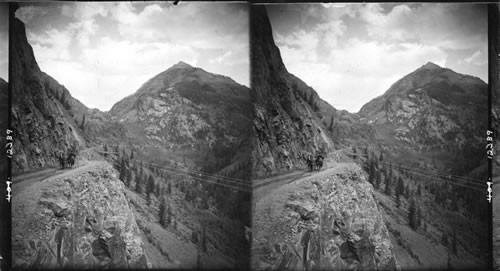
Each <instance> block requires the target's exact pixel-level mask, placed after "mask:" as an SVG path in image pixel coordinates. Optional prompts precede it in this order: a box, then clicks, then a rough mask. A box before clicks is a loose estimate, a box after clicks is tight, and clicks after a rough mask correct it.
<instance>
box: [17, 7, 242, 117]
mask: <svg viewBox="0 0 500 271" xmlns="http://www.w3.org/2000/svg"><path fill="white" fill-rule="evenodd" d="M16 17H18V18H19V19H21V20H22V21H23V22H24V23H25V24H26V29H27V36H28V41H29V43H30V44H31V45H32V47H33V50H34V53H35V57H36V59H37V62H38V64H39V66H40V68H41V69H42V70H43V71H44V72H46V73H47V74H49V75H50V76H52V77H54V78H55V79H56V80H57V81H58V82H59V83H61V84H62V85H64V86H65V87H66V88H67V89H68V90H69V91H70V92H71V94H72V95H73V97H75V98H77V99H78V100H80V101H81V102H82V103H84V104H85V105H86V106H88V107H90V108H98V109H100V110H103V111H107V110H109V109H110V108H111V107H112V106H113V104H115V103H116V102H118V101H119V100H121V99H122V98H124V97H126V96H128V95H130V94H132V93H134V92H135V91H136V90H137V89H139V87H140V86H141V85H142V84H143V83H145V82H146V81H147V80H149V79H150V78H152V77H153V76H155V75H157V74H159V73H161V72H163V71H165V70H167V69H168V68H169V67H171V66H172V65H174V64H176V63H178V62H179V61H184V62H186V63H188V64H190V65H192V66H195V67H200V68H202V69H204V70H206V71H208V72H211V73H216V74H222V75H225V76H229V77H231V78H232V79H233V80H235V81H236V82H238V83H240V84H243V85H246V86H249V55H248V43H249V41H248V35H249V34H248V10H247V6H246V5H242V4H229V3H226V4H223V3H186V2H183V1H181V2H179V3H178V5H173V4H172V3H171V2H170V3H167V2H158V3H155V2H147V3H145V2H136V3H132V2H114V3H112V2H108V3H105V2H104V3H95V2H94V3H92V2H87V3H85V2H79V3H76V2H73V3H72V2H66V3H54V2H52V3H29V4H21V8H20V9H19V10H18V11H17V12H16Z"/></svg>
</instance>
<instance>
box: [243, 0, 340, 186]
mask: <svg viewBox="0 0 500 271" xmlns="http://www.w3.org/2000/svg"><path fill="white" fill-rule="evenodd" d="M250 14H251V21H252V23H251V33H250V35H251V37H252V39H251V47H250V51H251V53H250V55H251V65H252V67H251V70H252V77H251V82H252V88H253V90H254V92H255V98H254V99H255V100H254V120H253V129H254V130H255V133H256V142H255V143H254V146H255V147H254V151H253V157H254V159H253V174H254V177H260V176H265V175H268V174H272V173H275V172H278V171H286V170H290V169H292V168H297V167H299V168H300V167H304V163H305V157H306V155H307V154H308V153H312V154H315V153H318V152H326V151H328V150H330V149H331V148H332V147H333V142H332V140H331V139H330V137H329V135H328V134H327V133H328V132H327V129H326V127H325V124H324V123H323V121H322V117H324V118H325V119H328V120H329V119H330V116H331V115H332V114H333V113H334V112H335V109H334V108H333V107H331V106H330V105H328V104H327V103H326V102H324V101H322V100H321V99H320V98H319V96H318V94H317V93H316V92H315V91H314V90H313V89H312V88H311V87H309V86H307V85H306V84H305V83H304V82H303V81H301V80H300V79H298V78H297V77H295V76H293V75H292V74H290V73H288V71H287V70H286V68H285V66H284V64H283V61H282V59H281V55H280V52H279V49H278V47H277V46H276V45H275V43H274V40H273V34H272V29H271V24H270V22H269V18H268V16H267V12H266V10H265V7H264V6H252V8H251V13H250Z"/></svg>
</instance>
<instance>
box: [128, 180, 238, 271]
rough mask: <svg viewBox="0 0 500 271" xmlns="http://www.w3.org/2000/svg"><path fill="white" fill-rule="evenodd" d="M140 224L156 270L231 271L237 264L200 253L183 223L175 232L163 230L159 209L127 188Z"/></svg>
mask: <svg viewBox="0 0 500 271" xmlns="http://www.w3.org/2000/svg"><path fill="white" fill-rule="evenodd" d="M126 193H127V198H128V199H129V203H131V204H130V205H131V207H132V210H133V211H134V216H135V218H136V221H137V224H138V225H139V228H140V229H141V233H142V237H143V238H142V239H143V242H144V244H145V251H146V255H147V257H148V259H149V261H150V262H151V264H152V268H153V269H155V268H156V269H164V268H167V269H196V268H199V267H202V268H204V269H221V268H231V267H233V266H234V262H233V261H232V260H231V259H230V258H228V257H225V256H223V255H221V254H216V255H213V254H212V255H208V254H207V253H203V252H201V250H200V249H199V248H198V246H197V245H196V244H194V243H193V242H191V240H189V238H188V237H187V235H189V232H190V229H189V227H187V226H186V225H183V224H182V222H180V221H178V222H176V227H177V228H176V229H175V230H174V229H172V228H170V227H169V228H164V227H162V226H161V225H160V224H159V221H158V217H157V215H156V214H157V213H158V210H157V209H156V208H154V207H151V206H149V205H148V204H147V201H146V199H145V198H143V197H142V196H140V195H138V194H137V193H135V192H133V191H130V190H129V189H127V191H126Z"/></svg>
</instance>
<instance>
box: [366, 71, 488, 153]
mask: <svg viewBox="0 0 500 271" xmlns="http://www.w3.org/2000/svg"><path fill="white" fill-rule="evenodd" d="M487 90H488V89H487V84H486V83H484V82H483V81H481V80H480V79H479V78H476V77H472V76H468V75H463V74H458V73H456V72H454V71H452V70H450V69H446V68H441V67H439V66H438V65H436V64H433V63H430V62H429V63H427V64H426V65H424V66H422V67H420V68H419V69H417V70H416V71H414V72H412V73H410V74H408V75H407V76H405V77H403V78H402V79H400V80H399V81H397V82H396V83H394V84H393V85H392V86H391V87H390V88H389V89H388V90H387V91H386V93H384V94H383V95H382V96H380V97H377V98H375V99H373V100H372V101H370V102H369V103H367V104H366V105H364V106H363V107H362V108H361V110H360V112H359V115H360V116H361V117H362V118H364V120H365V121H367V122H368V123H371V124H374V126H376V127H377V126H378V127H382V126H384V125H385V126H387V127H391V128H392V129H393V130H394V133H393V136H394V138H395V139H397V140H398V141H399V142H404V143H405V144H408V143H409V144H410V145H411V146H412V147H414V148H416V149H431V148H438V149H442V150H445V149H446V150H450V149H451V148H455V149H461V148H463V147H464V146H465V145H471V144H478V143H479V142H480V140H482V138H480V137H479V136H480V134H481V133H480V132H479V131H485V129H486V121H487V100H488V96H487V94H488V92H487ZM449 147H451V148H449Z"/></svg>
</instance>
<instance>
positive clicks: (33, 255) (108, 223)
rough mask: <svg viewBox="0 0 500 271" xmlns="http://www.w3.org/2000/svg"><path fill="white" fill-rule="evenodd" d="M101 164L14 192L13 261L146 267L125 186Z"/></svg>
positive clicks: (28, 264) (35, 264)
mask: <svg viewBox="0 0 500 271" xmlns="http://www.w3.org/2000/svg"><path fill="white" fill-rule="evenodd" d="M116 175H117V174H116V172H115V170H114V169H112V168H111V166H110V165H108V164H106V163H105V162H100V163H99V162H94V164H90V165H88V166H84V167H83V168H82V169H79V170H78V172H75V173H74V174H71V175H69V176H61V177H53V178H51V179H48V180H45V181H43V182H42V183H38V184H36V185H34V186H32V187H29V188H27V189H25V190H23V191H20V193H18V195H17V196H18V200H20V201H22V200H27V201H25V202H22V203H20V202H17V203H15V204H13V214H14V215H13V219H12V221H13V227H12V228H13V233H12V236H13V248H12V249H13V259H14V266H16V267H19V268H37V267H43V268H82V267H85V268H146V267H147V265H148V261H147V259H146V256H145V254H144V249H143V244H142V239H141V237H140V234H139V229H138V226H137V224H136V221H135V218H134V215H133V213H132V211H131V209H130V208H129V204H128V201H127V198H126V197H125V194H124V192H125V191H124V185H123V183H122V182H121V181H120V180H118V178H117V177H116Z"/></svg>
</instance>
